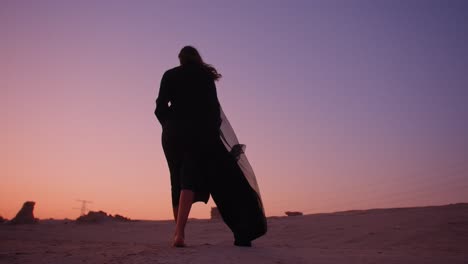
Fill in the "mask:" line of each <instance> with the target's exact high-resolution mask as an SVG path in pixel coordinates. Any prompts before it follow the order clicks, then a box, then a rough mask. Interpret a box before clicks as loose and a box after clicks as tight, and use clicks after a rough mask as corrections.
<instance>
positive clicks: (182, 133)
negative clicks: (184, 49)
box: [155, 65, 267, 241]
mask: <svg viewBox="0 0 468 264" xmlns="http://www.w3.org/2000/svg"><path fill="white" fill-rule="evenodd" d="M155 114H156V116H157V118H158V120H159V122H160V123H161V125H162V127H163V133H162V146H163V149H164V153H165V156H166V159H167V163H168V166H169V171H170V175H171V193H172V205H173V206H174V207H176V206H178V204H179V196H180V191H181V190H182V189H189V190H192V191H194V193H195V201H194V202H197V201H202V202H205V203H207V202H208V199H209V196H210V194H211V196H212V197H213V200H214V202H215V203H216V205H217V207H218V209H219V212H220V214H221V216H222V218H223V220H224V221H225V223H226V224H227V225H228V226H229V228H230V229H231V230H232V231H233V233H234V236H235V238H236V239H238V240H243V241H246V240H248V241H250V240H253V239H255V238H258V237H260V236H262V235H263V234H265V233H266V230H267V225H266V218H265V213H264V210H263V205H262V201H261V198H260V191H259V188H258V184H257V181H256V178H255V174H254V173H253V170H252V167H251V166H250V164H249V162H248V160H247V158H246V156H245V153H244V149H245V146H244V145H241V144H239V142H238V140H237V137H236V135H235V133H234V130H233V129H232V127H231V125H230V124H229V121H228V120H227V118H226V116H225V114H224V113H223V111H222V109H221V107H220V104H219V101H218V97H217V93H216V85H215V83H214V80H213V79H212V78H211V77H210V75H209V74H207V73H206V72H205V70H204V69H203V68H201V67H199V66H196V65H191V66H190V65H189V66H179V67H176V68H173V69H170V70H168V71H166V72H165V73H164V75H163V78H162V80H161V87H160V90H159V95H158V98H157V99H156V110H155Z"/></svg>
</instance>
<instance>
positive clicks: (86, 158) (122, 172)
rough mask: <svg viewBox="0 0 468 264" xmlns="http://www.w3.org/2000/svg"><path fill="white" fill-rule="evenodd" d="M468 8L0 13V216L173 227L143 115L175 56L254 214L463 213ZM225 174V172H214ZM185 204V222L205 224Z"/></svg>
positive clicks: (197, 209) (166, 4) (45, 8)
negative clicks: (406, 209)
mask: <svg viewBox="0 0 468 264" xmlns="http://www.w3.org/2000/svg"><path fill="white" fill-rule="evenodd" d="M467 14H468V1H463V0H460V1H456V0H452V1H443V0H439V1H426V0H421V1H415V0H409V1H384V0H377V1H373V0H372V1H371V0H369V1H364V0H363V1H358V0H355V1H344V0H343V1H266V0H265V1H187V2H186V3H184V2H180V1H130V0H128V1H110V0H109V1H106V0H103V1H91V0H85V1H71V0H70V1H68V0H65V1H58V0H57V1H49V0H41V1H33V0H31V1H22V0H18V1H16V0H2V1H0V95H1V97H0V98H1V99H0V102H1V107H2V109H1V110H2V111H1V113H0V125H1V129H0V146H1V148H0V158H1V159H0V160H1V163H0V165H1V166H0V182H1V184H0V215H2V216H3V217H7V218H12V217H14V215H15V214H16V212H17V211H18V210H19V208H20V207H21V205H22V204H23V202H24V201H27V200H32V201H35V202H36V208H35V215H36V217H39V218H51V217H53V218H65V217H67V218H76V217H77V216H79V210H76V209H73V208H75V207H80V205H81V204H80V203H79V202H77V201H76V199H86V200H90V201H93V203H92V204H90V205H89V207H90V209H92V210H104V211H106V212H108V213H112V214H115V213H118V214H121V215H124V216H128V217H130V218H134V219H169V218H171V217H172V211H171V201H170V182H169V170H168V168H167V164H166V160H165V157H164V153H163V151H162V147H161V127H160V125H159V123H158V122H157V120H156V118H155V117H154V114H153V111H154V107H155V103H154V101H155V98H156V95H157V92H158V90H159V82H160V80H161V77H162V74H163V73H164V71H165V70H167V69H169V68H172V67H175V66H177V65H178V59H177V54H178V52H179V50H180V49H181V48H182V47H183V46H184V45H193V46H195V47H196V48H198V49H199V51H200V52H201V54H202V56H203V58H204V60H205V61H206V62H208V63H210V64H213V65H214V66H215V67H216V68H217V69H218V70H219V71H220V72H221V73H222V74H223V78H222V79H221V80H220V81H219V82H218V83H217V88H218V96H219V99H220V102H221V105H222V107H223V109H224V111H225V112H226V114H227V115H228V117H229V119H230V121H231V124H232V125H233V127H234V129H235V130H236V133H237V136H238V137H239V140H240V141H241V143H244V144H246V145H247V149H246V154H247V156H248V158H249V160H250V163H251V164H252V166H253V168H254V171H255V173H256V175H257V180H258V182H259V185H260V190H261V194H262V197H263V200H264V204H265V210H266V214H267V215H268V216H272V215H282V214H283V213H284V211H287V210H297V211H303V212H304V213H317V212H330V211H337V210H349V209H366V208H375V207H400V206H416V205H435V204H447V203H454V202H468V48H467V47H468V16H467ZM220 177H222V175H220ZM210 206H214V204H213V202H212V201H211V200H210V202H209V204H208V206H207V205H204V204H196V205H195V206H194V208H193V211H192V214H191V217H196V218H208V217H209V211H210Z"/></svg>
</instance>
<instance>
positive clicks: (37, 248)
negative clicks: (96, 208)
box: [0, 204, 468, 264]
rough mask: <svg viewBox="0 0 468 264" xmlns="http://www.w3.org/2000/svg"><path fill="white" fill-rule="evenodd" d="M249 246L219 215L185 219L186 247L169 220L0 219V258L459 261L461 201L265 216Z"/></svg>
mask: <svg viewBox="0 0 468 264" xmlns="http://www.w3.org/2000/svg"><path fill="white" fill-rule="evenodd" d="M268 221H269V231H268V233H267V235H266V236H264V237H262V238H260V239H258V240H256V241H254V246H253V247H252V248H238V247H234V246H232V235H231V233H230V231H229V230H228V228H227V227H226V226H225V225H224V224H223V222H222V221H221V220H191V221H189V224H188V226H187V234H186V236H187V242H188V244H189V247H187V248H182V249H180V248H177V249H176V248H171V247H170V241H171V236H172V234H173V229H174V224H173V222H172V221H138V222H116V221H110V222H107V223H104V224H101V225H80V224H77V223H75V222H71V221H57V220H54V221H40V222H39V224H36V225H21V226H12V225H7V224H1V225H0V263H167V264H169V263H247V264H249V263H251V264H254V263H255V264H257V263H276V264H278V263H416V264H417V263H467V262H466V261H467V260H468V204H453V205H446V206H431V207H416V208H393V209H372V210H353V211H346V212H336V213H329V214H313V215H304V216H295V217H273V218H269V219H268Z"/></svg>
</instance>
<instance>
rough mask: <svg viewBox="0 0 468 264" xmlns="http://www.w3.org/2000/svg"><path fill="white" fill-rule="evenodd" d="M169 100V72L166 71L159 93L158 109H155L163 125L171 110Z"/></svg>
mask: <svg viewBox="0 0 468 264" xmlns="http://www.w3.org/2000/svg"><path fill="white" fill-rule="evenodd" d="M169 101H170V96H169V74H168V72H165V73H164V75H163V77H162V79H161V85H160V87H159V94H158V98H157V99H156V109H155V110H154V114H155V115H156V117H157V118H158V120H159V123H161V125H162V126H164V125H165V124H166V122H167V119H168V118H169V114H170V111H171V109H170V107H169Z"/></svg>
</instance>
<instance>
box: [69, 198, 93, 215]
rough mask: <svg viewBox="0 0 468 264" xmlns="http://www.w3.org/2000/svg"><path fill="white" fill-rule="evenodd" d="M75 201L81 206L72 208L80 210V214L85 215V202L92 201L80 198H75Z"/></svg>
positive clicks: (86, 209) (86, 210)
mask: <svg viewBox="0 0 468 264" xmlns="http://www.w3.org/2000/svg"><path fill="white" fill-rule="evenodd" d="M76 201H77V202H80V203H81V208H76V207H75V208H73V209H79V210H81V215H85V214H86V212H88V208H87V207H86V205H87V204H90V203H93V202H92V201H86V200H80V199H76Z"/></svg>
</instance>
